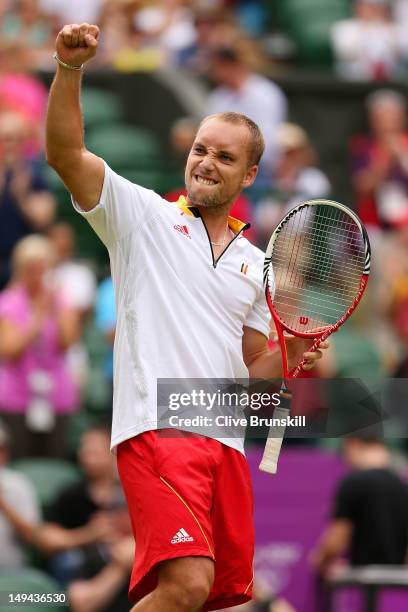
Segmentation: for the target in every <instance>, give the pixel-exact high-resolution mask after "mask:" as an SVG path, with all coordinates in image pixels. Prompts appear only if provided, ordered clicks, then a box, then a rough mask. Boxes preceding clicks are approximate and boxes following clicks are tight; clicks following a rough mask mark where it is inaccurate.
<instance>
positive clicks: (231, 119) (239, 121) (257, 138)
mask: <svg viewBox="0 0 408 612" xmlns="http://www.w3.org/2000/svg"><path fill="white" fill-rule="evenodd" d="M209 119H219V120H220V121H225V122H226V123H232V124H233V125H242V126H243V127H246V129H247V130H248V132H249V137H250V141H249V146H248V160H249V165H250V166H254V165H255V166H257V165H258V164H259V162H260V161H261V157H262V155H263V152H264V150H265V140H264V137H263V136H262V132H261V130H260V129H259V127H258V126H257V124H256V123H255V121H252V119H250V118H249V117H247V116H246V115H242V114H241V113H233V112H224V113H215V114H213V115H208V116H207V117H204V119H203V120H202V121H201V123H200V125H199V128H198V129H200V127H201V126H202V125H203V124H204V123H206V121H208V120H209Z"/></svg>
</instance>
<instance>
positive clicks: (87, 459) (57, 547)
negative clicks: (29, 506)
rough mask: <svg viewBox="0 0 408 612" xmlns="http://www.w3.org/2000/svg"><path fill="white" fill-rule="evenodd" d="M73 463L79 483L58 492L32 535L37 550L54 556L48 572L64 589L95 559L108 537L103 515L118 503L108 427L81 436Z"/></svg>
mask: <svg viewBox="0 0 408 612" xmlns="http://www.w3.org/2000/svg"><path fill="white" fill-rule="evenodd" d="M78 461H79V465H80V467H81V470H82V473H83V480H81V482H79V483H75V484H72V485H69V486H68V487H67V488H65V489H63V490H62V491H61V492H60V494H59V495H58V497H57V499H56V500H55V502H54V504H53V506H52V508H51V509H50V511H49V513H48V516H47V517H46V518H47V519H48V521H47V522H46V523H44V524H43V525H42V527H41V529H40V530H38V532H37V534H36V543H37V546H39V547H40V548H41V549H42V550H43V551H44V552H46V553H48V554H49V555H55V556H54V557H53V559H52V563H51V571H52V573H53V574H54V575H55V577H56V578H57V579H58V580H59V581H60V582H61V583H62V584H64V585H65V584H67V583H69V582H71V581H72V580H73V579H75V578H78V577H79V576H80V575H81V571H82V568H83V567H84V565H86V564H87V563H88V561H89V560H92V559H93V558H94V557H95V554H96V555H97V556H98V557H99V554H98V543H100V542H101V541H103V540H104V539H105V538H106V537H107V536H108V535H109V533H110V517H109V516H108V514H107V512H108V511H109V510H110V509H111V508H112V507H113V505H114V504H115V503H116V501H117V498H118V488H119V484H118V480H117V473H116V469H115V460H114V458H113V456H112V454H111V452H110V431H109V429H108V428H107V427H104V426H103V425H102V426H93V427H90V428H89V429H87V430H85V431H84V432H83V433H82V435H81V439H80V444H79V450H78ZM95 548H96V550H95Z"/></svg>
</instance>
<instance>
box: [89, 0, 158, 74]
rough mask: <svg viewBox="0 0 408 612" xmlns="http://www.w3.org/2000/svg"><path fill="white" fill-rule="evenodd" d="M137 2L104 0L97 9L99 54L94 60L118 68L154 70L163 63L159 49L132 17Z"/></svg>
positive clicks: (127, 70) (124, 70)
mask: <svg viewBox="0 0 408 612" xmlns="http://www.w3.org/2000/svg"><path fill="white" fill-rule="evenodd" d="M135 6H138V3H135V2H128V1H127V0H120V1H119V2H118V1H117V0H107V1H106V2H105V4H104V6H103V9H102V11H101V13H100V17H99V24H100V26H101V28H103V38H102V40H101V55H100V56H98V62H99V63H100V64H102V65H106V64H107V65H111V66H113V67H114V68H115V69H116V70H119V71H121V72H135V71H152V70H157V69H158V68H159V67H160V66H162V64H163V63H164V54H163V51H162V50H161V49H160V48H159V46H158V45H156V46H153V45H151V44H149V41H148V40H147V39H146V37H145V35H144V33H143V32H141V31H140V30H138V29H137V27H136V24H135V19H134V13H135Z"/></svg>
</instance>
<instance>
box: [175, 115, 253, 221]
mask: <svg viewBox="0 0 408 612" xmlns="http://www.w3.org/2000/svg"><path fill="white" fill-rule="evenodd" d="M250 138H251V136H250V132H249V130H248V128H247V127H246V126H245V125H242V124H235V123H230V122H227V121H224V120H221V119H219V118H217V117H211V118H209V119H207V120H205V121H204V122H203V123H202V124H201V127H200V128H199V130H198V132H197V135H196V137H195V140H194V143H193V146H192V148H191V151H190V154H189V156H188V159H187V165H186V171H185V181H186V189H187V197H188V201H189V203H190V204H191V205H192V206H201V207H203V208H206V209H214V210H216V209H222V210H224V209H226V208H228V207H230V206H231V205H232V204H233V202H234V201H235V199H236V197H237V196H238V194H239V193H240V192H241V191H242V189H244V188H245V187H249V185H251V184H252V183H253V182H254V180H255V177H256V173H257V170H258V166H256V165H251V164H250V160H249V157H250V154H249V151H250V144H251V143H250Z"/></svg>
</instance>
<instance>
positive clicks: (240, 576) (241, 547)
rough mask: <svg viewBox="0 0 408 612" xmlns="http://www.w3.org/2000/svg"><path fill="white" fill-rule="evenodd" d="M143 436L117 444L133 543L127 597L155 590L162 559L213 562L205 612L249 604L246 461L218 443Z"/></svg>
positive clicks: (249, 515) (249, 497)
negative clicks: (212, 582)
mask: <svg viewBox="0 0 408 612" xmlns="http://www.w3.org/2000/svg"><path fill="white" fill-rule="evenodd" d="M177 433H178V434H179V435H178V437H174V434H175V432H174V430H172V431H171V434H170V435H172V436H173V437H165V436H166V433H163V432H161V433H158V432H157V431H147V432H145V433H143V434H140V435H139V436H136V437H135V438H132V439H130V440H126V441H125V442H122V443H121V444H120V445H119V447H118V451H117V459H118V469H119V474H120V478H121V481H122V485H123V488H124V491H125V494H126V498H127V502H128V506H129V512H130V516H131V520H132V526H133V533H134V535H135V540H136V555H135V562H134V566H133V571H132V577H131V581H130V588H129V597H130V599H131V601H134V602H136V601H138V600H139V599H141V598H142V597H144V596H145V595H147V593H150V591H152V590H153V589H155V588H156V586H157V580H158V564H159V563H160V561H164V560H166V559H175V558H178V557H190V556H203V557H210V558H211V559H214V562H215V580H214V584H213V587H212V590H211V593H210V596H209V598H208V600H207V603H206V605H205V606H204V608H203V609H204V610H217V609H220V608H227V607H230V606H236V605H238V604H241V603H244V602H245V601H248V600H249V599H251V595H252V582H253V567H252V563H253V550H254V532H253V518H252V508H253V498H252V486H251V480H250V475H249V469H248V465H247V462H246V460H245V457H244V456H243V455H242V454H241V453H240V452H238V451H236V450H235V449H233V448H230V447H228V446H225V445H224V444H221V443H220V442H218V441H217V440H212V439H210V438H204V437H198V436H194V435H192V434H187V433H182V432H177Z"/></svg>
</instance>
